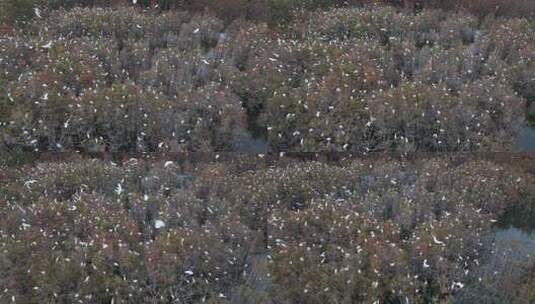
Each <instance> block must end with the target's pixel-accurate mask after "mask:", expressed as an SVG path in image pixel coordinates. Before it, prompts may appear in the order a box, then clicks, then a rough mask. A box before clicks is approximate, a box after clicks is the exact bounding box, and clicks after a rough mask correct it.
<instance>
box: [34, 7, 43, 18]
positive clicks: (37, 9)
mask: <svg viewBox="0 0 535 304" xmlns="http://www.w3.org/2000/svg"><path fill="white" fill-rule="evenodd" d="M33 11H34V12H35V16H37V18H41V10H40V9H39V8H37V7H36V8H34V9H33Z"/></svg>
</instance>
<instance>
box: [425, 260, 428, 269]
mask: <svg viewBox="0 0 535 304" xmlns="http://www.w3.org/2000/svg"><path fill="white" fill-rule="evenodd" d="M424 268H429V264H427V259H425V260H424Z"/></svg>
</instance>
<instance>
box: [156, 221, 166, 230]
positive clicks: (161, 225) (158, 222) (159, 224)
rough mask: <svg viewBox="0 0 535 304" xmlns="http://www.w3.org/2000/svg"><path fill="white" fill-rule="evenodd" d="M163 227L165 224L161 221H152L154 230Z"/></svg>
mask: <svg viewBox="0 0 535 304" xmlns="http://www.w3.org/2000/svg"><path fill="white" fill-rule="evenodd" d="M164 227H165V223H164V221H162V220H155V221H154V228H156V229H161V228H164Z"/></svg>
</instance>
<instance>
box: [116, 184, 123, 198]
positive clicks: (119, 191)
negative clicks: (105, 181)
mask: <svg viewBox="0 0 535 304" xmlns="http://www.w3.org/2000/svg"><path fill="white" fill-rule="evenodd" d="M115 193H117V195H121V193H123V186H122V185H121V184H120V183H119V184H117V187H115Z"/></svg>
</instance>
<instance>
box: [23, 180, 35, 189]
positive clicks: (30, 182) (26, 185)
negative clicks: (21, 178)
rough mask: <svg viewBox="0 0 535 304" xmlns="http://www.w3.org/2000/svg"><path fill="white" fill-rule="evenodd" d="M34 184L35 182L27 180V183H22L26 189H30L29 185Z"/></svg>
mask: <svg viewBox="0 0 535 304" xmlns="http://www.w3.org/2000/svg"><path fill="white" fill-rule="evenodd" d="M36 182H37V181H36V180H29V181H27V182H25V183H24V186H25V187H26V188H28V189H30V185H31V184H34V183H36Z"/></svg>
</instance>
